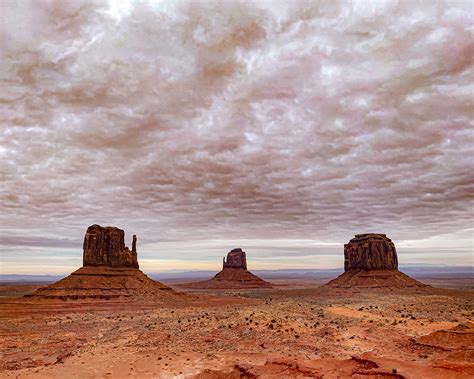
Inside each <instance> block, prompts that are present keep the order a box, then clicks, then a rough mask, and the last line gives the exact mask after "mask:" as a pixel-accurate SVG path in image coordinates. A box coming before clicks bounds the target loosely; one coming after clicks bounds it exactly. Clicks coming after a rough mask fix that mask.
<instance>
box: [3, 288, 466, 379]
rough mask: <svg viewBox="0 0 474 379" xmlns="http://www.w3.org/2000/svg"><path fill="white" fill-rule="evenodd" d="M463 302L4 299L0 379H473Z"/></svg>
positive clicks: (414, 294)
mask: <svg viewBox="0 0 474 379" xmlns="http://www.w3.org/2000/svg"><path fill="white" fill-rule="evenodd" d="M298 286H301V280H300V281H299V282H298ZM0 290H1V286H0ZM11 290H12V288H11V287H9V289H8V291H11ZM19 290H20V289H19V288H17V289H16V292H17V293H18V291H19ZM161 292H162V293H171V292H172V291H161ZM473 303H474V292H472V291H460V290H443V289H433V288H431V289H429V288H424V289H418V290H414V289H405V290H395V289H391V290H388V289H366V290H360V289H359V290H350V289H339V288H330V287H327V286H324V287H319V288H312V289H288V286H286V287H285V289H254V290H247V291H241V290H240V291H227V292H221V293H220V295H219V296H216V295H212V294H210V291H208V292H207V294H200V295H196V294H190V293H188V294H176V295H175V296H170V297H167V296H162V297H149V298H145V297H144V298H142V299H141V300H140V301H135V302H132V301H130V299H128V298H113V299H110V300H104V299H88V300H54V299H53V300H51V299H39V300H34V301H32V300H29V299H21V300H20V301H18V300H15V299H14V298H13V297H3V298H2V300H1V301H0V334H1V336H2V338H1V339H0V354H1V356H2V360H1V367H0V376H1V377H6V378H29V377H34V378H67V377H73V376H76V377H80V378H97V377H103V378H107V377H109V378H124V377H137V378H157V377H158V378H171V377H180V378H241V377H245V378H251V377H263V378H298V377H315V378H320V377H324V378H430V379H431V378H472V377H473V375H474V346H473V325H472V319H473V311H472V309H473Z"/></svg>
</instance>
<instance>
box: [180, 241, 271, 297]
mask: <svg viewBox="0 0 474 379" xmlns="http://www.w3.org/2000/svg"><path fill="white" fill-rule="evenodd" d="M272 286H273V285H272V284H271V283H269V282H267V281H265V280H263V279H260V278H259V277H258V276H257V275H254V274H252V273H251V272H250V271H248V270H247V255H246V254H245V251H242V249H240V248H236V249H232V250H231V251H230V252H229V253H228V254H227V259H226V258H225V257H224V258H223V264H222V271H220V272H218V273H217V274H216V275H215V276H214V277H213V278H212V279H209V280H204V281H201V282H194V283H185V284H183V285H182V287H186V288H195V289H243V288H271V287H272Z"/></svg>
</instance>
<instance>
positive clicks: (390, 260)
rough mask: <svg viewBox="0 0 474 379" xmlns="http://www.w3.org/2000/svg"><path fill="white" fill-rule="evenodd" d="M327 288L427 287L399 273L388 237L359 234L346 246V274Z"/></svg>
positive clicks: (374, 234)
mask: <svg viewBox="0 0 474 379" xmlns="http://www.w3.org/2000/svg"><path fill="white" fill-rule="evenodd" d="M327 285H329V286H331V287H341V288H351V287H354V288H364V287H366V288H377V287H393V288H407V287H426V286H425V285H424V284H422V283H420V282H418V281H416V280H415V279H413V278H410V277H409V276H408V275H405V274H404V273H402V272H400V271H398V257H397V251H396V249H395V244H394V243H393V242H392V240H391V239H390V238H388V237H387V236H386V235H385V234H376V233H367V234H356V235H355V237H354V238H353V239H351V240H350V241H349V242H348V243H347V244H345V245H344V273H343V274H342V275H340V276H339V277H337V278H336V279H334V280H332V281H330V282H329V283H328V284H327Z"/></svg>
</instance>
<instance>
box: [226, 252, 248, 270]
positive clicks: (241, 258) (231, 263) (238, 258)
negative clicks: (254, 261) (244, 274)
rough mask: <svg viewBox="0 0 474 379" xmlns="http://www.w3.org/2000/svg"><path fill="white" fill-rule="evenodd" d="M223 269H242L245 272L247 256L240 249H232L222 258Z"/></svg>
mask: <svg viewBox="0 0 474 379" xmlns="http://www.w3.org/2000/svg"><path fill="white" fill-rule="evenodd" d="M222 268H223V269H225V268H242V269H244V270H247V256H246V255H245V251H242V249H241V248H236V249H232V250H231V251H230V252H229V253H228V254H227V259H225V258H224V262H223V267H222Z"/></svg>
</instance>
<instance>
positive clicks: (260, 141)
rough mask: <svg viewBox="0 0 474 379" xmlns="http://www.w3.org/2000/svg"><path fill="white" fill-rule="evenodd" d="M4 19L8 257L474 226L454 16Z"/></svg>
mask: <svg viewBox="0 0 474 379" xmlns="http://www.w3.org/2000/svg"><path fill="white" fill-rule="evenodd" d="M0 7H1V8H2V9H1V14H2V18H1V19H0V21H1V26H0V27H1V30H0V33H1V34H0V59H1V63H0V67H1V72H0V75H1V76H0V80H1V87H0V118H1V119H0V125H1V136H0V143H1V145H0V146H1V147H0V157H1V162H2V165H1V167H0V175H1V181H2V186H1V189H0V213H1V215H0V223H1V225H0V226H1V234H2V236H3V243H2V244H3V248H4V251H5V252H7V251H9V246H14V245H15V241H18V243H17V245H18V246H29V248H31V246H33V245H35V243H36V242H37V245H38V247H44V246H46V245H52V246H57V247H62V246H63V247H64V246H70V245H71V244H73V243H75V242H77V243H78V245H79V246H78V248H80V244H81V239H82V236H83V233H84V230H85V227H86V226H87V225H89V224H92V223H102V224H116V225H118V226H120V227H122V228H124V229H126V230H127V231H128V232H129V233H137V234H139V235H140V236H141V241H142V243H145V244H147V243H148V244H150V245H151V244H154V243H157V242H159V241H170V242H171V243H175V244H177V245H179V243H180V241H187V242H189V241H198V240H206V239H213V240H214V239H215V240H225V239H239V238H245V239H261V240H267V241H271V240H272V239H281V238H286V239H289V240H291V239H298V238H304V239H313V240H317V241H327V242H335V241H336V242H341V241H342V242H344V241H347V240H348V239H349V238H350V237H351V236H352V235H353V234H354V233H357V232H364V231H380V232H386V233H387V234H388V235H389V236H390V237H392V238H394V239H397V240H416V239H423V238H425V239H429V238H433V237H436V236H442V235H444V234H447V233H451V235H453V233H454V235H455V233H456V232H457V231H462V233H464V234H465V233H466V230H469V228H472V220H473V208H472V200H473V197H474V196H473V194H474V176H473V175H472V172H474V170H473V169H474V167H473V166H474V163H473V156H474V151H473V150H474V149H473V146H474V132H473V129H472V123H473V122H472V120H473V117H472V116H473V109H474V108H473V89H474V85H473V80H472V78H473V65H472V63H473V56H474V39H473V35H472V28H473V11H472V4H471V3H469V2H454V1H453V2H442V1H439V2H436V4H434V3H432V2H414V1H377V2H373V3H371V2H366V1H360V2H338V1H321V2H306V1H294V2H271V3H268V2H249V1H245V2H237V1H235V2H195V1H179V2H177V1H176V2H173V1H166V2H146V1H143V2H142V1H140V2H139V1H136V2H135V1H132V2H124V1H116V2H111V3H108V2H105V1H97V2H89V1H8V0H7V1H3V2H1V4H0ZM470 233H471V237H472V231H471V232H470ZM55 238H57V240H58V243H57V245H55V243H54V239H55ZM35 241H36V242H35ZM270 245H271V243H270ZM464 247H466V246H464ZM467 247H468V246H467ZM471 247H472V239H471ZM18 254H20V253H18ZM275 254H278V251H277V250H276V253H275ZM193 259H199V256H194V258H193Z"/></svg>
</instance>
